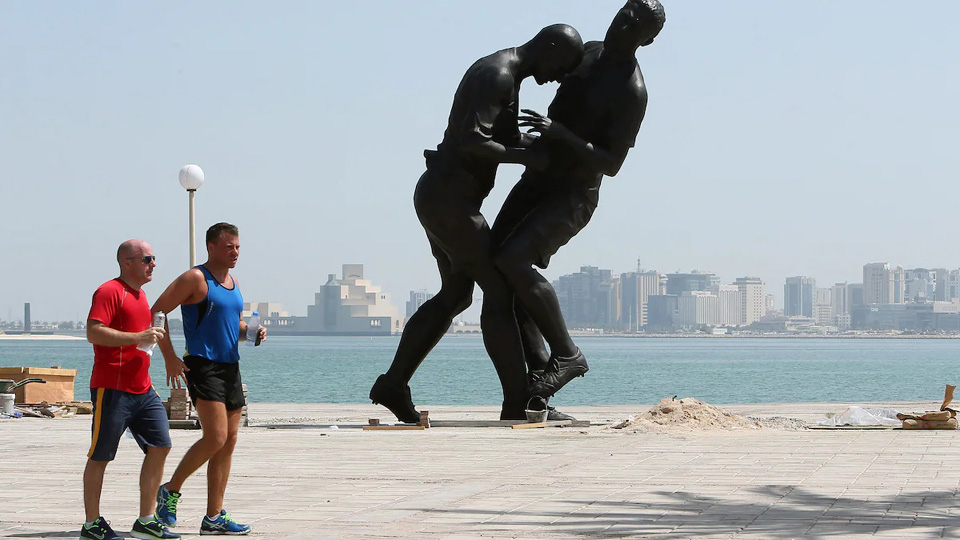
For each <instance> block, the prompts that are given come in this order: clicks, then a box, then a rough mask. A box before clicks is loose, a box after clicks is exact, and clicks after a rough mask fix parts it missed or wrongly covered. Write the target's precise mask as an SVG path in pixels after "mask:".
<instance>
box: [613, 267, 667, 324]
mask: <svg viewBox="0 0 960 540" xmlns="http://www.w3.org/2000/svg"><path fill="white" fill-rule="evenodd" d="M660 278H661V276H660V274H659V273H657V272H655V271H650V272H646V271H642V270H640V271H637V272H627V273H624V274H620V317H619V318H620V327H621V328H622V329H623V330H633V331H636V330H639V329H640V328H641V327H644V326H646V325H647V322H648V320H649V315H648V313H649V306H648V299H649V297H650V296H651V295H656V294H660V293H661V285H660V281H661V279H660Z"/></svg>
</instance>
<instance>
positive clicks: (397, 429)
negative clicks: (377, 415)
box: [363, 426, 427, 431]
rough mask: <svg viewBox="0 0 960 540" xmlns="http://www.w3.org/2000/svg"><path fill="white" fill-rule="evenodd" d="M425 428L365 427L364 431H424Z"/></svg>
mask: <svg viewBox="0 0 960 540" xmlns="http://www.w3.org/2000/svg"><path fill="white" fill-rule="evenodd" d="M424 429H427V428H426V427H424V426H363V430H364V431H423V430H424Z"/></svg>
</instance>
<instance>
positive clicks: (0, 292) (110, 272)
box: [0, 0, 960, 320]
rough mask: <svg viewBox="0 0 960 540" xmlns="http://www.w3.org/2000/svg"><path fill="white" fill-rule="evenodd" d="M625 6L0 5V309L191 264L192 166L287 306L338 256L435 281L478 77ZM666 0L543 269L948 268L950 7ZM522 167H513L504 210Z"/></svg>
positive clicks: (158, 282) (488, 209) (259, 286)
mask: <svg viewBox="0 0 960 540" xmlns="http://www.w3.org/2000/svg"><path fill="white" fill-rule="evenodd" d="M621 5H622V0H596V1H594V2H582V1H581V0H531V1H530V2H521V3H516V2H509V1H507V0H490V1H489V2H486V3H483V4H474V3H464V2H439V1H428V2H418V3H412V4H408V3H390V2H383V3H378V4H377V7H376V9H370V7H369V5H366V4H363V3H340V4H335V5H331V4H327V3H316V2H302V1H296V0H294V1H293V2H290V3H285V4H279V5H273V4H263V3H244V4H236V3H232V2H226V1H222V0H212V1H210V2H203V3H174V4H167V3H164V4H161V3H155V2H140V3H125V2H121V3H107V2H96V1H95V2H93V3H92V4H73V3H63V4H58V5H57V9H56V10H54V11H53V12H51V10H50V9H49V8H48V7H47V6H45V5H43V4H37V3H30V2H14V3H9V2H8V3H3V4H0V63H2V65H3V66H4V72H5V74H6V77H3V78H2V80H0V94H2V95H3V96H4V99H3V100H2V101H0V116H2V117H3V119H4V121H3V123H2V127H0V156H2V157H3V163H4V166H5V169H4V173H5V174H4V177H3V179H2V180H0V215H3V216H4V218H6V219H5V221H4V225H5V228H4V231H3V234H0V253H2V254H3V255H2V258H3V264H0V317H3V318H5V319H7V318H13V317H18V316H19V312H20V310H21V308H22V305H23V303H24V302H31V303H32V304H33V306H34V315H35V317H36V319H37V320H74V319H81V318H83V317H85V316H86V312H87V310H88V308H89V302H90V296H91V294H92V292H93V290H94V289H95V288H96V287H97V286H98V285H99V284H100V283H102V282H103V281H106V280H107V279H109V278H110V277H112V276H115V275H116V273H117V272H116V262H115V261H114V260H113V254H114V253H115V251H116V247H117V245H119V244H120V242H122V241H124V240H126V239H128V238H143V239H145V240H147V241H148V242H150V243H151V244H152V246H153V248H154V251H155V254H156V255H157V256H158V266H157V269H156V273H155V275H154V277H155V279H154V282H153V283H151V284H148V285H147V286H146V291H147V296H148V298H150V299H151V300H154V299H156V298H157V297H158V296H159V294H160V293H161V292H162V290H163V289H164V288H165V287H166V285H167V284H169V283H170V282H171V281H172V280H173V279H174V278H175V277H176V276H177V275H178V274H179V273H180V272H182V271H183V270H185V269H186V267H187V238H186V236H187V198H186V194H185V192H184V191H183V189H182V188H181V187H180V185H179V184H178V183H177V180H176V175H177V172H178V171H179V170H180V167H182V166H183V165H185V164H187V163H196V164H198V165H199V166H201V167H202V168H203V170H204V172H205V174H206V182H205V184H204V185H203V187H202V188H200V190H199V191H198V192H197V200H196V203H197V206H196V207H197V230H198V233H199V235H202V232H203V231H204V230H205V229H206V227H208V226H209V225H211V224H213V223H215V222H218V221H228V222H231V223H234V224H236V225H238V226H239V228H240V231H241V244H242V248H241V256H240V261H239V264H238V267H237V269H236V275H237V277H238V278H239V282H240V284H241V288H242V291H243V294H244V296H245V297H247V298H249V299H251V300H260V299H263V300H269V301H277V302H281V303H283V304H284V305H286V306H290V307H291V308H294V309H295V310H299V309H301V307H302V306H306V305H307V304H309V298H310V295H311V294H312V292H314V291H315V290H316V289H317V288H318V287H319V286H321V285H322V284H323V282H324V280H325V277H326V275H327V274H328V273H330V272H335V271H336V270H337V269H338V268H339V267H340V264H342V263H344V262H357V263H363V264H364V265H365V266H366V268H367V273H368V275H369V277H370V279H371V280H373V281H374V282H376V283H378V284H379V285H380V286H381V287H382V288H383V290H384V291H387V292H390V293H391V294H392V295H393V296H394V297H395V298H397V299H399V298H405V297H406V294H407V292H408V291H409V290H419V289H427V290H436V289H437V288H438V286H439V277H438V275H437V272H436V266H435V261H434V260H433V257H432V256H431V254H430V248H429V245H428V243H427V241H426V239H425V237H424V235H423V232H422V228H421V227H420V225H419V223H418V221H417V218H416V215H415V213H414V211H413V207H412V202H411V199H412V194H413V188H414V185H415V183H416V181H417V178H418V177H419V176H420V174H421V173H422V172H423V166H424V164H423V150H424V149H426V148H433V147H435V146H436V144H437V143H438V142H439V141H440V139H441V137H442V133H443V130H444V127H445V125H446V121H447V116H448V114H449V107H450V104H451V100H452V96H453V93H454V91H455V90H456V85H457V83H458V82H459V80H460V78H461V76H462V75H463V73H464V71H465V70H466V68H467V67H468V66H469V65H470V64H471V63H473V62H474V61H475V60H476V59H477V58H479V57H481V56H484V55H486V54H490V53H491V52H493V51H496V50H499V49H503V48H507V47H511V46H516V45H520V44H522V43H523V42H525V41H526V40H528V39H529V38H530V37H532V36H533V35H534V34H535V33H536V31H537V30H539V29H540V28H541V27H543V26H545V25H547V24H552V23H556V22H565V23H569V24H571V25H573V26H574V27H576V28H577V29H578V30H579V31H580V33H581V34H582V35H583V36H584V38H585V39H587V40H593V39H601V38H602V37H603V35H604V33H605V31H606V28H607V26H608V25H609V23H610V20H611V19H612V17H613V15H614V14H615V13H616V11H617V10H618V9H619V8H620V6H621ZM665 8H666V12H667V23H666V26H665V28H664V31H663V32H662V33H661V34H660V36H658V37H657V39H656V42H655V43H654V44H652V45H651V46H650V47H644V48H642V49H640V51H639V52H638V60H639V62H640V64H641V66H642V68H643V71H644V76H645V79H646V83H647V86H648V88H649V93H650V100H649V106H648V109H647V115H646V118H645V120H644V124H643V127H642V128H641V130H640V134H639V137H638V139H637V144H636V147H635V148H634V149H632V150H631V152H630V154H629V156H628V157H627V159H626V162H625V164H624V166H623V168H622V170H621V171H620V173H619V174H618V175H617V176H616V177H614V178H606V179H604V182H603V186H602V189H601V192H600V204H599V207H598V209H597V212H596V214H595V215H594V217H593V220H592V221H591V223H590V224H589V226H588V227H586V228H585V229H584V230H583V231H582V232H581V233H580V234H579V235H578V236H577V237H576V238H574V239H573V240H572V241H571V242H570V243H569V244H568V245H566V246H564V247H563V249H561V250H560V251H559V253H557V255H556V256H554V257H553V259H552V261H551V267H550V268H549V269H548V270H547V271H546V272H545V273H544V275H545V276H546V277H547V278H548V279H550V280H555V279H558V278H559V277H560V276H562V275H565V274H569V273H571V272H575V271H576V270H577V269H578V268H579V267H580V266H583V265H598V266H600V267H603V268H611V269H616V270H617V271H618V272H624V271H630V270H632V269H633V268H634V267H635V262H636V259H637V257H638V255H639V257H640V258H641V260H642V262H643V265H644V266H646V267H648V268H653V267H659V268H660V271H661V272H668V271H674V270H676V269H684V270H689V269H694V268H700V269H706V268H709V270H710V271H712V272H714V273H716V274H717V275H718V276H721V277H722V278H723V280H724V281H731V280H733V279H735V278H736V277H738V276H747V275H749V276H759V277H761V278H762V279H763V280H764V281H765V282H766V283H767V289H768V290H770V291H773V292H775V293H776V294H777V296H780V295H781V294H782V293H781V292H778V288H779V287H780V286H781V285H782V284H783V283H784V280H785V278H786V277H789V276H798V275H809V276H816V278H817V280H818V282H823V283H827V284H831V283H836V282H843V281H849V282H856V281H859V280H858V278H857V276H858V275H860V274H861V272H862V268H861V267H862V264H864V263H863V262H862V261H883V260H889V261H898V262H897V264H900V265H902V266H903V267H904V268H915V267H921V266H925V265H926V266H929V262H930V261H934V262H937V263H938V264H937V266H941V267H945V268H958V267H960V253H953V252H947V251H946V250H945V249H943V247H942V246H945V245H949V244H950V241H951V240H952V237H951V235H950V228H949V227H946V226H945V222H944V221H943V219H944V216H945V215H947V214H948V212H947V208H948V207H947V206H945V205H943V206H942V209H941V203H940V201H944V202H947V201H948V199H946V200H945V199H944V198H943V197H942V196H940V194H948V193H951V192H952V190H953V189H954V185H955V183H956V182H955V176H956V171H957V170H960V155H958V154H957V153H956V152H955V151H954V149H953V146H954V141H955V137H954V134H955V131H956V128H955V126H957V125H960V110H958V109H957V108H956V107H954V106H953V102H954V101H955V96H956V95H957V93H958V91H960V69H958V67H957V65H956V62H955V61H954V60H953V55H950V54H948V53H947V51H949V50H956V49H958V48H960V35H958V34H957V33H956V32H954V31H953V29H952V26H951V22H950V21H953V20H955V19H956V16H957V15H960V4H957V3H955V2H947V1H946V0H935V1H933V2H927V3H922V4H917V5H916V6H910V11H909V16H905V15H906V14H907V12H905V11H904V10H905V9H906V8H905V6H904V4H903V3H901V2H880V3H878V2H868V1H866V0H851V1H849V2H841V3H833V4H831V5H830V9H829V10H823V9H819V10H818V9H810V7H809V6H808V5H806V4H792V3H770V2H764V1H761V0H745V1H742V2H735V3H729V2H727V3H710V2H666V3H665ZM451 21H457V24H451ZM172 28H176V29H177V31H171V30H170V29H172ZM358 29H363V31H364V36H365V39H363V40H357V39H356V33H357V31H358ZM890 29H895V32H894V34H895V36H891V31H890ZM951 43H953V45H950V44H951ZM877 81H883V83H882V84H877ZM556 88H557V86H556V85H555V84H548V85H544V86H542V87H541V86H537V85H535V84H534V83H532V82H530V81H528V82H527V83H525V84H524V85H523V87H522V89H521V97H520V99H521V106H523V107H525V108H532V109H535V110H538V111H540V112H546V110H547V107H548V105H549V103H550V100H551V99H552V97H553V94H554V93H555V91H556ZM905 134H908V135H909V136H906V135H905ZM520 173H521V169H520V168H519V167H516V166H504V167H502V168H501V169H500V172H499V174H498V177H497V184H496V186H495V187H494V190H493V191H492V192H491V195H490V197H489V198H488V200H487V202H486V203H485V205H484V207H483V211H484V213H485V215H486V216H487V218H488V220H490V221H492V220H493V219H494V217H495V215H496V213H497V210H498V209H499V207H500V204H501V203H502V201H503V199H504V197H505V196H506V194H507V193H508V192H509V190H510V188H511V187H512V186H513V184H514V183H515V182H516V180H517V178H518V177H519V175H520ZM204 256H205V253H204V249H203V245H202V241H201V242H199V245H198V258H199V260H201V261H202V260H203V259H204Z"/></svg>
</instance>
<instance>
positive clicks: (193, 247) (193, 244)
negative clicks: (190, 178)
mask: <svg viewBox="0 0 960 540" xmlns="http://www.w3.org/2000/svg"><path fill="white" fill-rule="evenodd" d="M196 192H197V190H195V189H188V190H187V193H189V194H190V268H193V267H194V266H196V265H197V228H196V224H195V220H194V215H193V196H194V194H195V193H196Z"/></svg>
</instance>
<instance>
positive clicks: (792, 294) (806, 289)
mask: <svg viewBox="0 0 960 540" xmlns="http://www.w3.org/2000/svg"><path fill="white" fill-rule="evenodd" d="M816 288H817V281H816V280H815V279H813V278H811V277H806V276H796V277H788V278H787V283H786V284H785V285H784V286H783V314H784V315H786V316H787V317H811V318H812V317H813V303H814V291H815V289H816Z"/></svg>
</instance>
